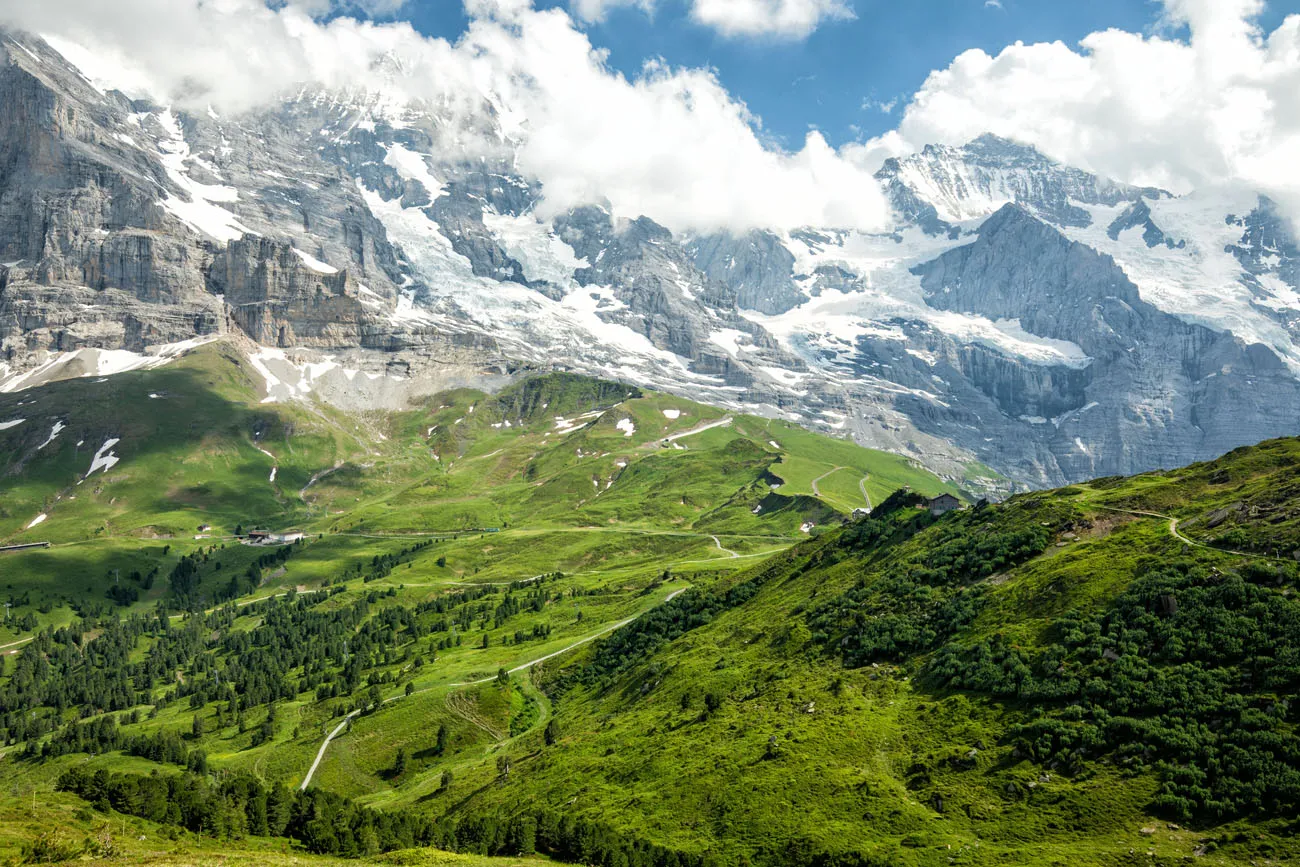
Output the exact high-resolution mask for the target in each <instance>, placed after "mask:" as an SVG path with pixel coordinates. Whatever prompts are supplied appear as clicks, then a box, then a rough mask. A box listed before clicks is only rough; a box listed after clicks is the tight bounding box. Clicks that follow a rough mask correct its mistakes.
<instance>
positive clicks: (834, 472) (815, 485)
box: [812, 467, 848, 497]
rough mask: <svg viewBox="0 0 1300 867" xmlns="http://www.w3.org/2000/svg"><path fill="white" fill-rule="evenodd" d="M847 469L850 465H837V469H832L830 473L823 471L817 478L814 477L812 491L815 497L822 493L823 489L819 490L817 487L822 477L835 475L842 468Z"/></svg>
mask: <svg viewBox="0 0 1300 867" xmlns="http://www.w3.org/2000/svg"><path fill="white" fill-rule="evenodd" d="M847 469H848V467H836V468H835V469H833V470H831V471H830V472H829V473H822V474H821V475H820V476H818V477H817V478H815V479H813V480H812V492H813V496H814V497H820V496H821V495H822V492H821V490H819V489H818V487H817V483H818V482H820V481H821V480H822V479H824V478H826V477H827V476H833V475H835V474H836V473H838V472H839V471H840V470H847Z"/></svg>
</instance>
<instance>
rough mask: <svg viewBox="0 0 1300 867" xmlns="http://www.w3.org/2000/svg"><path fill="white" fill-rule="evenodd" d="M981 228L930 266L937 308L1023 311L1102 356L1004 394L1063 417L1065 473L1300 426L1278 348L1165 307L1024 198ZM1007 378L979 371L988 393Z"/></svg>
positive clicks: (1135, 466)
mask: <svg viewBox="0 0 1300 867" xmlns="http://www.w3.org/2000/svg"><path fill="white" fill-rule="evenodd" d="M978 236H979V237H978V240H977V241H976V242H975V243H973V244H970V245H967V246H964V247H960V248H958V249H955V250H952V251H950V252H948V253H945V254H943V255H942V256H940V257H939V258H938V259H935V260H934V261H932V262H930V263H927V264H925V265H922V266H920V267H918V268H917V273H918V274H919V275H920V276H921V278H922V284H921V285H922V287H923V288H924V289H925V290H926V292H927V293H928V294H927V300H928V302H929V303H930V304H931V305H932V306H934V307H937V308H940V309H944V310H953V311H979V312H981V313H982V314H984V315H986V316H989V317H991V318H995V319H1007V320H1010V319H1014V320H1018V321H1019V323H1020V325H1021V327H1023V328H1024V329H1025V330H1027V331H1029V332H1031V333H1033V334H1037V335H1042V336H1044V337H1048V338H1053V339H1057V340H1070V341H1072V342H1074V343H1075V344H1077V345H1078V346H1079V347H1080V348H1081V349H1082V350H1083V351H1084V352H1085V353H1087V355H1088V356H1089V357H1090V358H1091V359H1092V361H1091V363H1090V364H1089V365H1088V366H1087V367H1085V368H1083V369H1082V370H1080V371H1077V372H1075V373H1074V374H1073V375H1071V376H1069V380H1070V382H1071V387H1070V388H1069V389H1067V390H1065V391H1063V392H1061V393H1052V394H1051V395H1050V396H1051V398H1052V400H1051V401H1050V402H1039V403H1037V404H1036V405H1035V404H1034V403H1032V402H1030V401H1026V400H1024V398H1032V396H1033V395H1034V394H1035V390H1034V389H1032V388H1027V387H1020V386H1017V387H1015V388H1013V389H1012V390H1011V392H1010V395H1009V396H1014V398H1013V400H1012V401H1011V403H1010V404H1008V403H1006V402H1004V403H1003V404H1002V405H1003V410H1004V413H1005V414H1008V415H1012V414H1014V415H1018V416H1024V417H1029V418H1033V417H1039V418H1048V419H1052V421H1051V423H1050V425H1047V424H1040V425H1038V427H1039V428H1041V429H1042V431H1043V433H1042V434H1041V437H1042V439H1043V441H1044V443H1045V444H1046V446H1047V448H1048V450H1049V451H1050V452H1051V454H1052V456H1053V459H1054V460H1055V463H1056V465H1057V466H1058V467H1059V471H1060V472H1061V474H1062V475H1064V476H1065V477H1066V478H1082V477H1087V476H1096V475H1116V474H1129V473H1133V472H1135V471H1139V470H1141V469H1143V468H1147V467H1149V463H1148V461H1149V455H1151V454H1152V453H1154V452H1159V453H1161V454H1162V455H1164V456H1166V457H1164V458H1163V460H1165V461H1168V462H1170V464H1171V465H1172V464H1176V463H1178V462H1180V461H1181V462H1184V463H1189V462H1191V461H1193V460H1196V459H1198V458H1200V457H1202V456H1204V455H1209V454H1219V453H1222V452H1225V451H1228V450H1230V449H1232V448H1233V447H1235V446H1236V445H1237V444H1239V443H1240V442H1241V440H1242V439H1243V438H1245V439H1246V440H1247V441H1258V440H1262V439H1266V438H1268V437H1270V436H1275V435H1277V434H1278V433H1280V432H1283V431H1287V430H1296V429H1300V380H1297V379H1296V378H1295V376H1293V375H1292V373H1291V372H1290V371H1289V370H1288V369H1287V367H1286V365H1284V364H1283V363H1282V361H1281V359H1279V358H1278V357H1277V356H1276V355H1275V354H1274V353H1272V352H1271V351H1269V350H1268V349H1267V348H1265V347H1263V346H1260V345H1258V344H1254V345H1247V344H1246V343H1244V342H1243V341H1242V340H1240V339H1239V338H1237V337H1235V336H1233V335H1232V334H1231V333H1227V332H1215V331H1212V330H1210V329H1209V328H1206V327H1204V326H1201V325H1195V324H1190V323H1187V322H1184V321H1182V320H1180V319H1178V318H1177V317H1175V316H1172V315H1170V314H1167V313H1164V312H1162V311H1160V310H1159V309H1157V308H1156V307H1154V306H1153V305H1151V304H1149V303H1147V302H1145V301H1143V300H1142V298H1141V295H1140V293H1139V291H1138V288H1137V286H1135V285H1134V284H1133V283H1132V281H1130V280H1129V279H1128V277H1127V276H1126V275H1125V274H1124V272H1123V270H1122V269H1121V268H1120V267H1119V266H1118V265H1116V264H1115V262H1114V260H1113V259H1111V258H1110V257H1109V256H1105V255H1103V254H1100V253H1098V252H1096V251H1095V250H1092V249H1090V248H1088V247H1086V246H1084V245H1082V244H1079V243H1077V242H1073V241H1070V240H1069V239H1067V238H1066V237H1065V236H1064V235H1062V234H1061V233H1060V232H1058V231H1057V230H1055V229H1054V228H1052V227H1051V226H1048V225H1046V224H1045V223H1043V222H1041V221H1039V220H1037V219H1035V218H1034V217H1033V216H1031V215H1030V214H1029V213H1028V212H1027V211H1025V210H1023V209H1022V208H1020V207H1019V206H1017V205H1007V206H1005V207H1003V208H1002V209H1001V210H1000V211H998V212H997V213H996V214H995V215H994V216H993V217H991V218H990V219H989V220H988V221H987V222H985V223H984V224H983V225H982V226H981V227H980V229H979V233H978ZM1043 287H1050V291H1044V288H1043ZM1063 373H1064V372H1063ZM1005 378H1006V377H1005V376H993V377H991V378H982V377H972V380H973V381H974V382H976V383H983V384H984V385H983V388H982V389H981V390H985V391H986V393H988V386H989V385H992V386H993V387H995V388H1000V387H1001V386H1002V383H1003V382H1004V381H1005ZM990 396H993V395H992V394H990Z"/></svg>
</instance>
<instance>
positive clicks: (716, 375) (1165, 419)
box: [0, 37, 1300, 485]
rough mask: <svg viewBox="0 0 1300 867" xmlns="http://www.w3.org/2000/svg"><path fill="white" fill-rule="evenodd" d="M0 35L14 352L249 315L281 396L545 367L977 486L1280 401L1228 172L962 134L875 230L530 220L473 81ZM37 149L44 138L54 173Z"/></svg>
mask: <svg viewBox="0 0 1300 867" xmlns="http://www.w3.org/2000/svg"><path fill="white" fill-rule="evenodd" d="M6 45H8V43H5V42H4V40H3V39H0V52H6V54H7V56H8V57H9V58H10V60H9V67H8V68H7V69H8V71H7V72H6V68H4V67H3V64H0V99H9V100H11V101H12V100H20V99H24V98H26V93H27V91H26V90H25V89H24V88H26V87H27V86H28V81H27V79H25V78H23V76H22V75H21V74H19V73H20V72H21V73H23V74H27V75H38V76H39V77H40V81H41V82H42V86H43V87H44V88H45V91H44V94H45V96H44V97H43V98H47V99H49V100H53V101H54V102H55V103H56V104H58V105H60V107H61V110H60V111H57V112H55V113H54V114H53V115H52V117H54V118H56V120H54V121H51V125H50V128H49V129H40V130H35V131H31V130H14V129H10V128H8V127H6V126H5V124H6V123H7V122H9V121H7V120H6V117H4V116H0V132H5V133H6V135H7V136H8V139H13V140H14V141H15V142H17V144H18V145H19V147H18V148H17V150H16V151H15V153H16V156H15V158H14V164H15V166H16V169H15V171H13V172H10V173H9V174H8V175H6V177H5V180H4V184H5V188H4V189H2V190H0V193H4V194H5V195H4V196H0V220H3V221H4V222H3V224H4V225H8V226H13V227H15V230H14V231H13V232H11V233H8V234H7V235H5V236H4V237H0V262H7V263H10V264H8V265H0V370H5V371H7V373H6V374H5V375H6V376H10V377H11V376H13V375H15V373H16V374H17V375H18V376H22V375H24V374H25V373H26V371H28V370H29V369H31V368H33V367H36V366H39V365H41V364H43V363H45V362H46V361H48V358H49V355H48V354H47V353H49V352H51V351H64V350H66V349H67V348H75V349H77V350H84V351H108V352H113V351H120V350H129V351H131V352H135V353H137V354H142V353H143V349H144V347H145V346H147V345H150V344H159V343H174V342H176V341H177V340H181V339H183V338H185V337H190V336H193V335H195V334H199V333H201V334H217V333H223V332H227V331H235V332H241V331H242V332H243V333H245V334H247V335H248V336H249V337H250V338H251V339H252V341H253V342H254V343H255V344H257V345H261V346H263V347H266V349H264V350H262V351H261V352H262V354H264V355H265V357H261V358H259V362H260V363H261V364H262V366H263V367H265V368H266V371H267V372H268V376H267V385H268V394H269V395H270V396H272V397H274V398H276V399H315V398H317V397H326V398H328V399H330V400H334V401H342V402H347V401H351V402H352V403H353V404H356V405H389V404H390V403H400V402H401V401H402V400H404V399H405V398H406V397H409V396H411V395H416V394H419V393H421V390H422V388H423V386H421V385H420V384H421V383H434V382H436V383H438V384H447V385H452V384H459V383H463V382H470V381H492V382H497V381H504V379H505V378H507V377H508V376H511V375H514V374H516V373H517V372H519V371H524V370H530V369H537V368H548V369H549V368H562V369H569V370H577V371H582V372H586V373H592V374H598V375H606V376H612V377H618V378H622V379H626V380H630V381H633V382H635V383H637V384H640V385H644V386H647V387H652V388H656V389H660V390H664V391H669V392H674V393H678V394H682V395H685V396H688V397H692V398H696V399H699V400H703V401H706V402H711V403H716V404H720V405H723V406H727V407H730V408H736V409H743V410H746V411H752V412H758V413H763V414H767V415H772V416H780V417H783V418H790V419H793V420H797V421H799V422H801V423H803V424H807V425H809V426H810V427H817V428H822V429H826V430H835V431H842V432H843V433H844V434H846V435H851V436H853V437H854V438H856V439H858V440H859V441H860V442H863V443H864V444H867V445H872V446H877V447H881V448H886V449H891V450H895V451H899V452H902V453H905V454H908V455H910V456H913V457H914V458H916V459H918V460H922V461H924V462H925V463H927V464H928V465H930V466H931V467H934V468H936V469H938V470H940V471H941V472H944V473H946V474H947V475H949V476H951V477H953V478H959V479H963V480H964V481H965V483H968V484H972V485H979V484H984V482H983V481H981V480H978V479H976V480H972V479H970V478H968V477H969V476H970V475H971V474H972V470H971V469H970V468H971V467H972V466H976V467H977V466H979V465H980V464H983V465H987V466H991V467H994V468H995V469H997V470H999V471H1002V472H1005V473H1007V474H1008V475H1010V476H1011V477H1013V478H1015V479H1017V480H1019V481H1022V482H1025V483H1030V484H1049V483H1056V482H1061V481H1065V480H1072V479H1078V478H1084V477H1086V476H1088V475H1090V474H1093V473H1098V472H1102V473H1109V472H1132V471H1135V470H1141V469H1149V468H1152V467H1157V466H1166V465H1172V464H1182V463H1187V462H1189V461H1191V460H1196V459H1199V458H1203V457H1210V456H1211V455H1212V454H1213V453H1214V452H1215V451H1216V450H1220V451H1221V450H1223V449H1225V448H1230V447H1232V446H1233V445H1236V444H1241V443H1242V442H1245V440H1244V439H1242V438H1244V437H1255V438H1263V437H1265V436H1269V435H1273V434H1278V433H1285V432H1293V431H1294V429H1295V427H1296V426H1297V425H1298V424H1300V418H1296V417H1295V415H1296V412H1300V409H1296V410H1295V411H1294V412H1293V411H1292V409H1291V408H1296V407H1300V390H1298V389H1300V385H1298V383H1300V380H1297V375H1300V352H1297V350H1296V346H1297V342H1296V341H1297V340H1300V305H1297V301H1300V287H1298V286H1297V282H1298V281H1297V263H1298V262H1300V254H1297V253H1296V252H1295V242H1294V237H1293V233H1291V230H1290V228H1289V227H1288V226H1286V225H1285V224H1284V223H1283V222H1282V221H1280V219H1279V218H1277V217H1276V215H1275V214H1273V213H1271V212H1270V211H1269V209H1268V208H1267V207H1266V206H1265V204H1264V203H1262V202H1260V201H1259V200H1257V198H1256V197H1254V196H1253V195H1250V194H1240V195H1239V194H1236V193H1220V192H1215V191H1206V192H1204V193H1201V194H1198V195H1193V196H1188V197H1184V198H1175V197H1172V196H1170V195H1169V194H1168V193H1166V192H1163V191H1161V190H1157V189H1148V188H1137V187H1131V186H1126V185H1123V184H1118V183H1115V182H1113V181H1110V180H1107V179H1105V178H1101V177H1098V176H1096V175H1094V174H1091V173H1088V172H1086V171H1083V170H1080V169H1076V168H1072V167H1069V166H1063V165H1060V164H1058V163H1055V162H1053V161H1051V160H1050V159H1048V158H1047V157H1045V156H1043V155H1042V154H1040V153H1039V152H1037V151H1035V150H1034V149H1032V148H1029V147H1026V146H1023V145H1019V144H1016V143H1013V142H1009V141H1006V140H1004V139H999V138H996V137H993V136H983V137H981V138H979V139H977V140H975V141H973V142H971V143H969V144H967V145H965V146H963V147H937V146H936V147H929V148H926V149H925V150H923V151H922V152H920V153H918V154H914V155H912V156H909V157H905V158H902V159H899V160H891V161H889V162H887V163H886V164H885V166H884V167H883V168H882V169H881V171H880V172H879V173H878V175H877V178H878V180H879V181H880V183H881V184H882V186H883V187H884V189H885V192H886V194H887V195H888V196H889V198H890V200H891V201H892V203H893V205H894V208H895V210H896V212H897V222H896V225H895V226H894V228H893V230H892V231H891V232H888V233H885V234H879V235H865V234H861V233H859V232H854V231H848V230H845V229H842V228H837V227H809V228H806V229H801V230H797V231H790V232H775V231H762V230H756V231H752V232H749V233H747V234H745V235H744V236H743V237H738V238H737V237H731V236H728V235H725V234H724V235H710V236H705V237H690V238H688V237H680V236H675V235H674V234H673V233H672V232H670V231H669V230H667V229H666V228H664V227H663V226H661V225H659V224H658V223H656V222H655V221H654V219H653V217H654V215H653V214H651V215H646V216H640V217H638V218H634V219H622V218H615V217H614V215H612V214H611V213H610V211H609V210H608V209H607V208H605V207H604V206H603V205H602V204H601V203H599V202H595V203H592V204H591V205H589V206H583V207H579V208H575V209H573V210H572V211H570V212H567V213H563V214H558V215H555V217H554V218H553V219H546V220H543V219H540V218H539V217H538V216H537V215H536V213H537V206H538V203H539V201H540V199H541V197H542V195H543V193H544V191H543V190H542V189H541V188H540V186H539V183H538V181H537V180H536V179H535V178H530V177H526V176H522V175H521V174H520V173H519V172H518V170H517V169H516V163H515V160H514V147H515V144H516V143H517V141H518V140H519V137H520V136H523V135H526V134H527V128H526V126H524V125H523V124H522V123H521V121H522V118H521V117H519V115H518V113H517V112H512V110H511V108H510V106H508V105H506V104H505V103H504V102H502V101H501V100H500V99H499V98H498V97H496V96H494V95H493V94H479V95H478V96H477V97H475V96H474V95H473V94H469V95H466V96H465V98H481V99H483V100H485V101H487V102H488V103H490V104H492V105H493V106H494V109H493V111H490V112H472V113H468V115H471V116H473V117H475V118H478V119H479V120H477V121H475V122H476V123H488V124H491V128H475V129H466V128H464V127H461V126H458V125H457V124H460V123H465V122H467V121H465V120H464V118H465V116H467V114H466V113H463V112H460V113H458V112H447V111H445V110H444V108H445V107H440V106H439V105H435V104H412V103H407V102H405V101H403V100H401V99H399V98H397V97H396V96H394V93H396V91H393V92H392V93H389V92H385V91H384V90H383V89H382V88H381V89H379V90H367V91H362V90H338V91H322V90H317V89H304V90H303V91H301V92H300V93H298V94H295V95H294V96H293V97H292V98H290V99H288V100H286V101H285V102H283V103H282V104H281V105H278V106H277V107H275V108H273V109H270V110H265V111H258V112H253V113H249V114H246V115H241V116H230V117H223V116H219V115H217V114H216V113H215V112H209V113H199V114H197V115H196V116H188V115H183V114H181V113H178V112H173V111H171V110H169V109H166V108H161V107H158V106H152V105H149V104H147V103H132V102H130V101H128V100H125V99H124V98H122V97H121V96H120V95H113V94H111V92H108V91H99V90H94V89H93V88H91V87H90V86H89V85H88V84H87V83H86V82H85V81H84V80H82V79H81V78H80V77H78V76H77V75H76V73H75V70H72V69H71V68H70V67H68V66H67V65H66V64H64V65H63V66H59V63H58V58H57V55H55V54H54V53H53V52H52V51H50V49H49V48H48V47H47V46H43V45H41V44H39V40H35V38H34V37H33V39H31V40H28V39H26V38H24V40H23V44H22V45H21V46H20V47H14V48H13V50H12V51H9V50H8V48H6ZM24 52H34V56H35V58H36V59H35V60H33V59H32V57H28V55H27V53H24ZM37 67H39V69H38V68H37ZM14 70H18V71H14ZM399 72H400V70H394V74H398V73H399ZM483 118H494V120H483ZM6 131H7V132H6ZM28 138H30V139H31V140H30V141H28V140H27V139H28ZM8 139H7V140H8ZM72 141H75V142H76V143H77V144H76V147H75V148H70V149H68V150H66V151H61V150H60V148H62V145H61V144H60V143H61V142H72ZM485 143H486V144H487V146H485ZM50 152H58V153H66V154H67V155H68V158H67V160H66V161H65V163H62V164H59V166H58V167H57V168H56V170H53V171H51V170H50V168H49V164H48V163H47V162H46V161H44V154H46V153H50ZM38 189H39V190H42V191H46V190H53V191H55V194H54V195H49V196H47V195H46V193H45V192H42V196H46V198H43V199H39V200H40V201H42V202H45V203H46V204H45V205H44V206H43V207H44V209H45V210H44V211H42V210H40V209H33V208H32V207H31V205H30V203H31V202H33V201H37V200H38V197H36V196H34V195H33V194H34V192H35V191H36V190H38ZM47 211H48V212H49V213H52V214H54V215H55V216H56V219H52V220H51V219H50V218H49V216H48V214H47V213H46V212H47ZM47 224H48V225H50V226H51V227H53V228H52V231H53V234H52V235H50V236H49V237H47V238H43V237H42V232H41V231H40V227H41V226H42V225H47ZM28 239H42V240H41V243H39V244H38V243H35V242H30V243H29V241H28ZM1071 241H1073V242H1077V243H1076V244H1071V243H1070V242H1071ZM1098 252H1099V253H1102V254H1106V255H1108V256H1111V257H1113V258H1114V263H1111V261H1110V260H1109V259H1107V258H1106V257H1105V256H1098V255H1096V253H1098ZM1116 265H1117V266H1118V267H1116ZM1127 281H1132V283H1133V284H1135V287H1136V288H1133V287H1131V286H1129V284H1128V282H1127ZM1065 292H1083V293H1086V294H1085V295H1079V296H1077V297H1073V298H1066V297H1063V295H1062V293H1065ZM18 311H21V315H18ZM1165 314H1173V317H1176V319H1174V318H1172V317H1170V316H1166V315H1165ZM1186 323H1197V324H1198V325H1205V326H1207V327H1208V328H1209V329H1213V331H1209V330H1205V329H1199V328H1196V327H1193V326H1188V325H1187V324H1186ZM1216 332H1217V333H1216ZM1157 334H1159V335H1162V336H1161V337H1159V338H1158V339H1160V340H1165V341H1166V342H1170V343H1171V345H1170V346H1165V347H1157V346H1153V345H1152V342H1153V340H1155V339H1157V338H1154V337H1153V336H1152V335H1157ZM1225 335H1228V336H1225ZM1256 342H1258V343H1259V344H1262V345H1260V346H1249V345H1247V344H1252V343H1256ZM1085 347H1087V348H1086V349H1085ZM274 353H280V354H281V355H279V356H276V355H274ZM1279 359H1281V360H1279ZM1284 362H1285V363H1284ZM91 366H93V367H95V369H98V365H97V363H96V364H94V365H91ZM78 369H79V370H80V369H81V368H78ZM348 371H355V372H354V373H351V374H349V373H348ZM272 379H274V380H275V381H274V382H272ZM429 387H432V386H431V385H430V386H429ZM372 392H373V395H374V399H373V401H372V402H371V403H366V402H365V400H363V399H362V396H363V394H368V393H372ZM1103 392H1105V393H1103ZM426 393H427V392H426ZM367 400H369V399H368V398H367ZM1288 413H1289V414H1288ZM1221 417H1222V418H1231V419H1232V420H1233V421H1234V422H1237V424H1235V425H1223V424H1219V423H1218V422H1216V421H1215V420H1216V419H1218V418H1221ZM1048 420H1051V421H1048ZM1234 437H1235V438H1236V439H1234ZM974 474H975V475H981V474H982V471H980V470H976V471H974Z"/></svg>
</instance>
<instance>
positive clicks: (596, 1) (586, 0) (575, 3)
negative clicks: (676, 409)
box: [569, 0, 654, 22]
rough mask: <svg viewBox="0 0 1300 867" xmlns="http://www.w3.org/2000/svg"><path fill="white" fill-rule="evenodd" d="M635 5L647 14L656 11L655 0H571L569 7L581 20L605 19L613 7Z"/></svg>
mask: <svg viewBox="0 0 1300 867" xmlns="http://www.w3.org/2000/svg"><path fill="white" fill-rule="evenodd" d="M620 6H635V7H636V8H638V9H640V10H642V11H643V12H645V13H646V14H647V15H648V14H650V13H651V12H653V11H654V0H570V3H569V8H570V9H572V10H573V14H574V15H576V16H577V17H578V19H579V20H581V21H588V22H594V21H604V20H605V16H606V15H608V14H609V11H610V10H611V9H615V8H618V7H620Z"/></svg>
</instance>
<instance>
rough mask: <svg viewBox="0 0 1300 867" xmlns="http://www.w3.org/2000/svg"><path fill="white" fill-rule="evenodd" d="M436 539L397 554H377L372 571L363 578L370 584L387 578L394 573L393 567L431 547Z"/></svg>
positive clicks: (404, 549)
mask: <svg viewBox="0 0 1300 867" xmlns="http://www.w3.org/2000/svg"><path fill="white" fill-rule="evenodd" d="M435 541H436V540H434V539H430V540H428V541H427V542H420V543H418V544H416V545H412V546H411V547H409V548H403V549H402V550H401V551H398V552H397V553H396V554H376V555H375V556H374V557H373V558H371V560H370V571H369V572H367V573H365V577H364V578H362V579H361V580H362V581H363V582H364V583H366V584H369V583H370V582H371V581H378V580H379V579H380V578H387V577H388V576H389V575H392V574H393V569H395V568H397V567H398V566H400V565H401V564H403V563H405V562H407V561H408V560H410V559H411V558H412V557H414V556H415V555H416V554H418V553H420V552H421V551H424V550H427V549H428V548H430V547H431V546H432V545H433V543H434V542H435Z"/></svg>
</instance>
